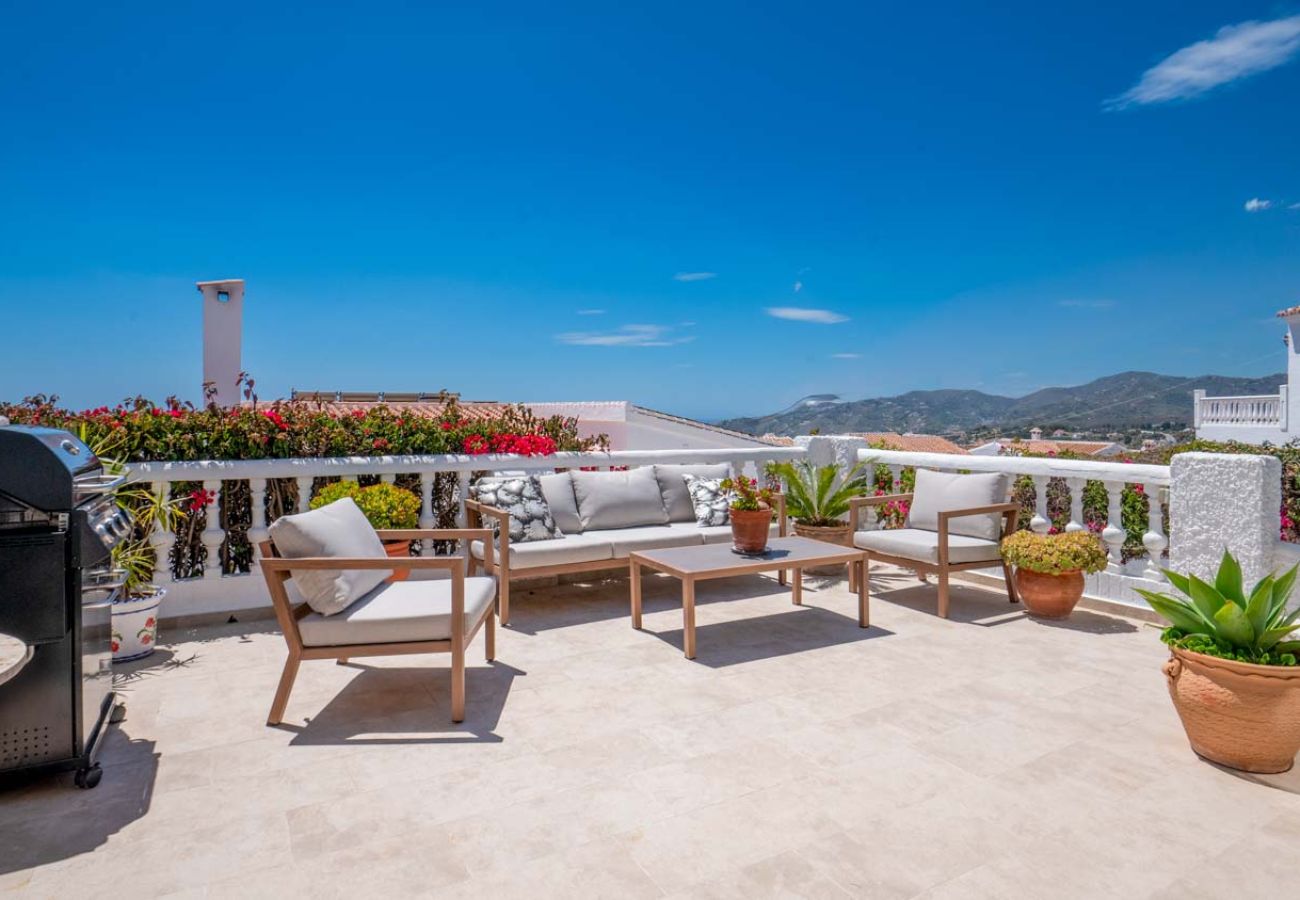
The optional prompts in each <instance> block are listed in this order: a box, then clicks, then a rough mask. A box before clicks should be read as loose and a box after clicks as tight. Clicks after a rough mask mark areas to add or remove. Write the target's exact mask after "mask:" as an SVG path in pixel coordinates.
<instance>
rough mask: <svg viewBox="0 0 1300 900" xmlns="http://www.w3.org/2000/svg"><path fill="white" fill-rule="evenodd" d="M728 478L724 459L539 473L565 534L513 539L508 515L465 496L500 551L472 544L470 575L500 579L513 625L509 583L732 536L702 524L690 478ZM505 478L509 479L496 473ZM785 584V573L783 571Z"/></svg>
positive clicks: (622, 565) (502, 606)
mask: <svg viewBox="0 0 1300 900" xmlns="http://www.w3.org/2000/svg"><path fill="white" fill-rule="evenodd" d="M688 474H689V475H696V476H698V477H701V478H725V477H727V475H728V474H730V466H729V465H728V464H726V463H719V464H712V465H703V464H701V465H689V464H688V465H654V466H642V467H640V468H636V469H630V470H627V471H614V472H582V471H575V472H558V473H556V474H554V475H542V476H539V480H540V481H541V486H542V490H543V493H544V494H545V497H546V501H547V505H548V506H549V507H550V510H551V513H552V515H553V516H554V518H555V522H556V524H557V525H558V526H559V528H560V530H561V531H562V532H563V537H559V538H555V539H551V540H535V541H527V542H522V543H519V542H515V543H512V542H511V541H510V536H509V533H510V516H509V513H507V512H506V511H505V510H503V509H499V508H496V507H492V506H487V505H485V504H483V503H480V502H479V501H477V500H475V499H467V500H466V501H465V511H466V518H467V520H468V522H469V525H470V526H471V527H474V528H480V527H483V526H484V525H485V524H487V523H489V522H495V523H496V526H497V538H496V541H497V548H496V550H497V552H496V553H495V554H493V553H491V552H490V548H488V547H486V546H485V542H483V541H481V540H480V541H474V542H472V543H471V544H470V573H471V574H473V572H475V571H477V568H478V567H479V566H481V567H482V568H483V569H484V570H485V571H486V572H488V573H490V574H495V575H496V576H497V581H498V584H499V585H500V592H499V599H498V616H499V618H500V620H501V624H502V625H507V624H509V622H510V582H511V581H512V580H514V579H517V578H543V577H547V576H554V575H570V574H574V573H580V572H599V571H607V570H613V569H626V568H627V564H628V563H627V556H628V553H630V552H632V551H634V550H651V549H661V548H664V547H685V546H691V545H695V544H712V543H723V542H727V541H730V540H731V526H730V525H716V526H701V525H699V524H697V523H696V518H695V509H694V506H693V504H692V502H691V499H690V495H689V493H688V491H687V489H686V482H685V480H684V478H683V476H684V475H688ZM494 477H496V478H500V477H503V476H494ZM775 520H776V521H775V523H774V524H773V526H772V527H773V533H774V534H779V535H785V533H786V517H785V503H784V498H783V497H781V496H780V495H779V494H778V495H777V508H776V515H775ZM781 579H782V583H784V580H785V576H784V573H783V574H782V576H781Z"/></svg>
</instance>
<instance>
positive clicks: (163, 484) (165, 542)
mask: <svg viewBox="0 0 1300 900" xmlns="http://www.w3.org/2000/svg"><path fill="white" fill-rule="evenodd" d="M149 489H150V490H151V491H153V492H154V493H155V494H159V495H161V496H162V499H163V500H164V501H166V500H167V499H168V498H170V497H171V490H172V486H171V482H169V481H156V482H154V483H153V484H151V485H150V486H149ZM175 542H176V535H175V534H173V533H172V531H171V529H169V528H165V527H163V526H162V525H161V524H155V525H154V529H153V533H152V534H150V535H149V546H151V547H153V552H154V558H155V559H154V571H153V580H154V581H161V580H162V573H164V572H166V573H167V580H168V581H172V580H173V573H172V565H171V551H172V545H173V544H174V543H175Z"/></svg>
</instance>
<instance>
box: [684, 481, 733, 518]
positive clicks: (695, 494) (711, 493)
mask: <svg viewBox="0 0 1300 900" xmlns="http://www.w3.org/2000/svg"><path fill="white" fill-rule="evenodd" d="M682 478H684V479H686V490H687V491H689V492H690V495H691V503H692V504H694V505H695V522H696V524H698V525H699V526H700V527H701V528H709V527H711V526H714V525H726V524H727V523H729V522H730V521H731V493H730V492H729V491H724V490H723V489H722V479H721V478H700V477H699V476H698V475H683V476H682Z"/></svg>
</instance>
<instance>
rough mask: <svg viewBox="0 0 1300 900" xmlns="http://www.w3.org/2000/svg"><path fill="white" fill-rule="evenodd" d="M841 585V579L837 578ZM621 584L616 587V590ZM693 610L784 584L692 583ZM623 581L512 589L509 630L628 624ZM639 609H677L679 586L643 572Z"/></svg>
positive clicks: (753, 580) (815, 586) (813, 580)
mask: <svg viewBox="0 0 1300 900" xmlns="http://www.w3.org/2000/svg"><path fill="white" fill-rule="evenodd" d="M840 580H841V581H843V579H840ZM738 583H746V584H747V590H746V591H745V593H744V596H742V597H738V596H736V591H735V590H734V585H736V584H738ZM831 583H832V580H831V579H826V578H817V577H814V576H811V575H809V576H805V577H804V591H806V592H809V593H815V592H816V591H818V590H824V589H825V588H826V587H827V586H829V585H830V584H831ZM620 585H621V587H620ZM697 585H698V586H697V589H696V593H695V603H696V606H705V605H709V604H714V603H743V602H745V601H747V600H749V599H752V598H758V597H770V596H779V595H782V594H785V595H789V593H790V587H789V585H782V584H780V583H778V582H777V580H776V577H775V576H772V577H768V576H762V575H738V576H736V577H734V578H717V579H709V580H707V581H701V582H698V583H697ZM719 585H731V586H733V589H731V590H721V591H718V590H711V589H710V588H711V586H719ZM629 591H630V588H629V585H628V579H627V578H609V579H599V578H598V579H594V580H591V581H574V582H564V583H561V584H558V585H545V586H538V587H532V588H520V587H518V586H512V588H511V590H510V625H509V626H508V627H509V628H510V630H511V631H514V632H517V633H519V634H528V635H538V634H541V633H543V632H546V631H554V630H556V629H559V628H569V627H571V626H574V625H586V624H588V623H591V622H601V621H606V620H609V619H630V618H631V615H632V608H631V602H632V600H631V594H630V593H629ZM641 592H642V598H641V608H642V611H643V612H646V613H651V612H661V611H663V610H668V609H681V606H682V601H681V582H680V581H678V580H677V579H676V578H674V577H672V576H670V575H664V574H662V573H660V572H646V573H645V574H644V575H643V576H642V580H641Z"/></svg>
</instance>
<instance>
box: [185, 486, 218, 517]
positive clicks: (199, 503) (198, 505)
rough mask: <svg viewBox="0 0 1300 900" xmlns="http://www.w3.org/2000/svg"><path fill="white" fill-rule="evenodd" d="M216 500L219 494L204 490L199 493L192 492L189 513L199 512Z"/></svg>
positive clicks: (198, 491)
mask: <svg viewBox="0 0 1300 900" xmlns="http://www.w3.org/2000/svg"><path fill="white" fill-rule="evenodd" d="M216 499H217V494H216V492H215V491H205V490H203V489H202V488H200V489H199V490H197V491H190V502H189V504H188V506H189V511H190V512H198V511H199V510H201V509H203V508H204V507H205V506H208V505H209V504H211V503H212V501H213V500H216Z"/></svg>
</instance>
